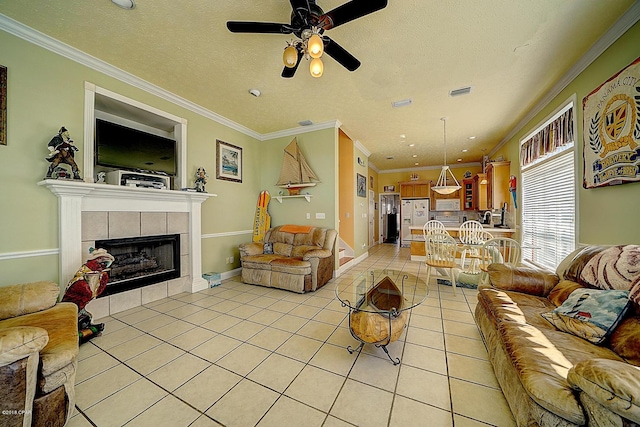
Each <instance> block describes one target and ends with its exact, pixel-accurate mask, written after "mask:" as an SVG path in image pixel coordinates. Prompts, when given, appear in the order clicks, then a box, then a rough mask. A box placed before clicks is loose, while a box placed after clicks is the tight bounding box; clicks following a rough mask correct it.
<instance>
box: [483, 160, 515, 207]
mask: <svg viewBox="0 0 640 427" xmlns="http://www.w3.org/2000/svg"><path fill="white" fill-rule="evenodd" d="M510 173H511V162H491V163H489V164H487V204H488V206H487V207H488V208H489V209H500V208H501V207H502V205H503V204H504V203H509V200H510V199H509V176H510Z"/></svg>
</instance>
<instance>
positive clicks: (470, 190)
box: [460, 179, 478, 211]
mask: <svg viewBox="0 0 640 427" xmlns="http://www.w3.org/2000/svg"><path fill="white" fill-rule="evenodd" d="M476 185H477V184H476V182H475V181H474V180H473V179H464V180H462V188H461V189H460V206H462V210H465V211H475V210H476V209H478V208H477V207H476V205H477V198H478V195H477V194H476V193H477V190H476Z"/></svg>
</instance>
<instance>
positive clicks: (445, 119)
mask: <svg viewBox="0 0 640 427" xmlns="http://www.w3.org/2000/svg"><path fill="white" fill-rule="evenodd" d="M441 120H442V128H443V133H444V165H445V166H447V118H446V117H443V118H442V119H441ZM445 182H446V181H445Z"/></svg>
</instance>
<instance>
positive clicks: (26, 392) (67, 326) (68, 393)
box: [0, 282, 78, 427]
mask: <svg viewBox="0 0 640 427" xmlns="http://www.w3.org/2000/svg"><path fill="white" fill-rule="evenodd" d="M59 294H60V288H59V287H58V285H57V284H55V283H52V282H34V283H28V284H22V285H10V286H0V407H1V409H2V412H1V413H0V425H1V426H3V427H5V426H28V425H33V426H36V427H40V426H42V427H45V426H46V427H59V426H63V425H64V424H65V423H66V422H67V420H68V419H69V417H70V415H71V413H72V411H73V408H74V403H75V391H74V383H75V377H76V367H77V356H78V308H77V306H76V305H75V304H73V303H69V302H63V303H58V304H56V302H57V300H58V297H59Z"/></svg>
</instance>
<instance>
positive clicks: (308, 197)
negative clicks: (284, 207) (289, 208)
mask: <svg viewBox="0 0 640 427" xmlns="http://www.w3.org/2000/svg"><path fill="white" fill-rule="evenodd" d="M301 197H304V198H305V200H306V201H307V202H309V203H311V197H312V195H311V194H298V195H297V196H275V197H274V199H276V200H277V201H279V202H280V203H282V199H299V198H301Z"/></svg>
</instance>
